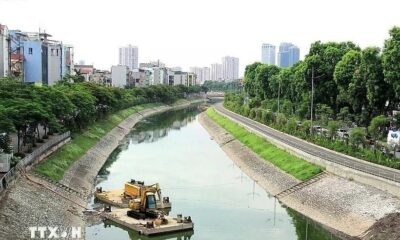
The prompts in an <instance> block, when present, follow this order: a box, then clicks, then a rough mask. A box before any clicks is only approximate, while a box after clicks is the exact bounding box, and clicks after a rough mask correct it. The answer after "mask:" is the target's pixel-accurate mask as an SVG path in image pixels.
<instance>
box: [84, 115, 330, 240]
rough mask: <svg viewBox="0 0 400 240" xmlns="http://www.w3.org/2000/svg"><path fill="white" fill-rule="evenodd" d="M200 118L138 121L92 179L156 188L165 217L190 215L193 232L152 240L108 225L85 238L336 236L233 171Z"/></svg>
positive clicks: (108, 186)
mask: <svg viewBox="0 0 400 240" xmlns="http://www.w3.org/2000/svg"><path fill="white" fill-rule="evenodd" d="M198 114H199V110H198V109H197V108H191V109H184V110H177V111H170V112H166V113H162V114H159V115H156V116H153V117H150V118H147V119H145V120H143V121H141V122H140V123H139V124H137V125H136V126H135V128H134V129H132V131H131V133H130V134H129V135H128V136H126V138H125V141H124V142H123V143H122V144H121V145H120V146H119V147H118V148H117V149H116V150H115V151H114V152H113V153H112V154H111V155H110V157H109V159H108V160H107V162H106V163H105V165H104V166H103V168H102V169H101V170H100V172H99V174H98V177H97V179H96V185H97V186H98V187H100V186H101V187H102V188H103V189H104V190H111V189H117V188H123V185H124V183H125V182H126V181H129V180H130V179H136V180H143V181H145V183H146V184H151V183H160V185H161V188H162V192H163V196H169V198H170V201H171V202H172V209H171V211H170V213H169V214H170V215H172V216H176V214H178V213H182V214H183V215H184V216H188V215H190V216H191V217H192V220H193V222H194V224H195V228H194V231H189V232H184V233H176V234H170V235H161V236H156V237H151V238H149V237H145V236H140V235H138V234H137V233H135V232H132V231H128V230H127V229H124V228H122V227H120V226H117V225H115V224H113V223H112V222H109V221H105V222H103V223H101V224H98V225H94V226H91V227H87V228H86V238H87V239H89V240H91V239H93V240H94V239H96V240H103V239H104V240H106V239H115V240H125V239H126V240H129V239H132V240H139V239H141V240H144V239H154V240H166V239H182V240H183V239H191V240H198V239H199V240H207V239H218V240H223V239H227V240H228V239H229V240H235V239H252V240H257V239H284V240H286V239H288V240H290V239H312V240H316V239H336V238H335V236H333V235H332V234H331V233H329V232H328V231H326V230H325V229H323V228H322V227H321V226H319V225H318V224H316V223H314V222H312V221H311V220H309V219H308V218H306V217H304V216H302V215H300V214H298V213H297V212H295V211H293V210H291V209H289V208H287V207H285V206H282V205H281V204H280V203H279V202H278V201H277V200H276V199H275V198H274V197H273V196H270V195H269V194H268V193H267V192H266V191H264V190H263V189H262V188H261V187H260V186H259V185H258V184H257V183H255V182H254V181H253V180H252V179H251V178H249V177H248V176H247V175H246V174H244V173H243V172H242V171H241V170H240V169H239V168H238V167H237V166H235V165H234V164H233V162H232V161H231V160H230V159H229V157H228V156H227V155H226V154H225V153H224V152H223V151H222V150H221V148H220V147H219V145H218V144H217V143H216V142H215V141H213V140H212V139H211V138H210V136H209V134H208V133H207V132H206V130H205V129H204V128H203V127H202V126H201V125H200V124H199V122H198V121H197V115H198ZM90 205H94V202H93V200H92V202H90Z"/></svg>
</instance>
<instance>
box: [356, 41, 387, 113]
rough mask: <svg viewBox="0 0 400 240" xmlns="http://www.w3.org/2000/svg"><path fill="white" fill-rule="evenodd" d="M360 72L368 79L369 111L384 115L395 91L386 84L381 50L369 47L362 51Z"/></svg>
mask: <svg viewBox="0 0 400 240" xmlns="http://www.w3.org/2000/svg"><path fill="white" fill-rule="evenodd" d="M360 70H361V72H362V73H363V74H364V77H365V79H366V88H367V100H368V105H369V109H370V110H371V111H372V114H373V115H375V114H379V113H384V109H385V103H386V101H387V100H388V99H391V98H392V96H393V91H392V88H391V87H390V86H389V84H388V83H387V82H385V78H384V75H383V67H382V59H381V56H380V50H379V48H377V47H369V48H366V49H364V50H363V51H362V59H361V66H360Z"/></svg>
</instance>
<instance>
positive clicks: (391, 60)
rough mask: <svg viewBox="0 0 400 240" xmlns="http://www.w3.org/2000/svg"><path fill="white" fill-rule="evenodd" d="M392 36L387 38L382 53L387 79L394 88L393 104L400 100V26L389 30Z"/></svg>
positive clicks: (384, 72)
mask: <svg viewBox="0 0 400 240" xmlns="http://www.w3.org/2000/svg"><path fill="white" fill-rule="evenodd" d="M389 35H390V38H389V39H387V40H385V45H384V47H383V53H382V66H383V74H384V76H385V81H386V82H387V83H388V84H389V85H390V87H391V88H392V89H393V90H394V93H395V99H394V100H392V105H394V104H395V103H398V102H399V101H400V64H399V62H400V54H399V51H400V50H399V49H400V27H394V28H392V29H391V30H390V31H389Z"/></svg>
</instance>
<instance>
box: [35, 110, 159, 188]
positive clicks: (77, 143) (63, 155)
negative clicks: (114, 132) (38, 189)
mask: <svg viewBox="0 0 400 240" xmlns="http://www.w3.org/2000/svg"><path fill="white" fill-rule="evenodd" d="M158 105H159V104H154V103H152V104H145V105H138V106H135V107H131V108H128V109H124V110H120V111H118V112H116V113H113V114H111V115H109V116H107V117H106V118H104V119H101V120H99V121H96V122H95V123H94V124H92V125H91V126H90V127H88V128H86V129H85V131H83V132H76V133H74V134H73V136H72V141H71V142H69V143H68V144H66V145H64V146H62V147H61V148H60V149H59V150H57V152H55V153H54V154H52V155H51V156H50V157H49V158H48V159H47V160H46V161H44V162H42V163H41V164H39V165H38V166H37V167H36V169H35V171H36V172H38V173H40V174H42V175H45V176H47V177H49V178H51V179H53V180H55V181H59V180H61V179H62V178H63V176H64V173H65V171H66V170H67V169H68V168H69V167H70V166H71V165H72V164H73V163H74V162H75V161H76V160H78V159H79V158H80V157H82V156H83V155H84V154H85V153H86V152H87V151H88V150H89V149H90V148H91V147H93V146H94V145H95V144H96V143H97V142H98V141H99V140H100V139H101V138H102V137H103V136H104V135H105V134H107V133H108V132H109V131H110V130H111V129H113V128H114V127H115V126H116V125H118V124H119V123H121V122H122V121H123V120H124V119H126V118H127V117H129V116H130V115H132V114H133V113H135V112H137V111H140V110H143V109H145V108H149V107H156V106H158Z"/></svg>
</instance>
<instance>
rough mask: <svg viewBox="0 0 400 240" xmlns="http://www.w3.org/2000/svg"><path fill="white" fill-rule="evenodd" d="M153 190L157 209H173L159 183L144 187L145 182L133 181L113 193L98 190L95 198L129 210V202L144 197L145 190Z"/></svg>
mask: <svg viewBox="0 0 400 240" xmlns="http://www.w3.org/2000/svg"><path fill="white" fill-rule="evenodd" d="M146 189H147V190H151V192H152V193H153V194H154V196H155V203H156V208H157V209H166V210H165V211H167V210H168V209H169V208H171V203H170V201H169V197H162V194H161V188H160V186H159V184H158V183H156V184H152V185H148V186H146V185H144V182H143V181H135V180H134V179H132V180H131V181H129V182H126V183H125V186H124V188H123V189H116V190H111V191H103V189H102V188H101V187H99V188H97V189H96V192H95V194H94V195H95V197H96V199H97V200H100V201H102V202H105V203H107V204H110V205H113V206H116V207H122V208H128V207H129V202H130V201H131V200H134V199H136V201H137V199H138V198H140V197H141V196H142V192H143V191H145V190H146Z"/></svg>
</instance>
